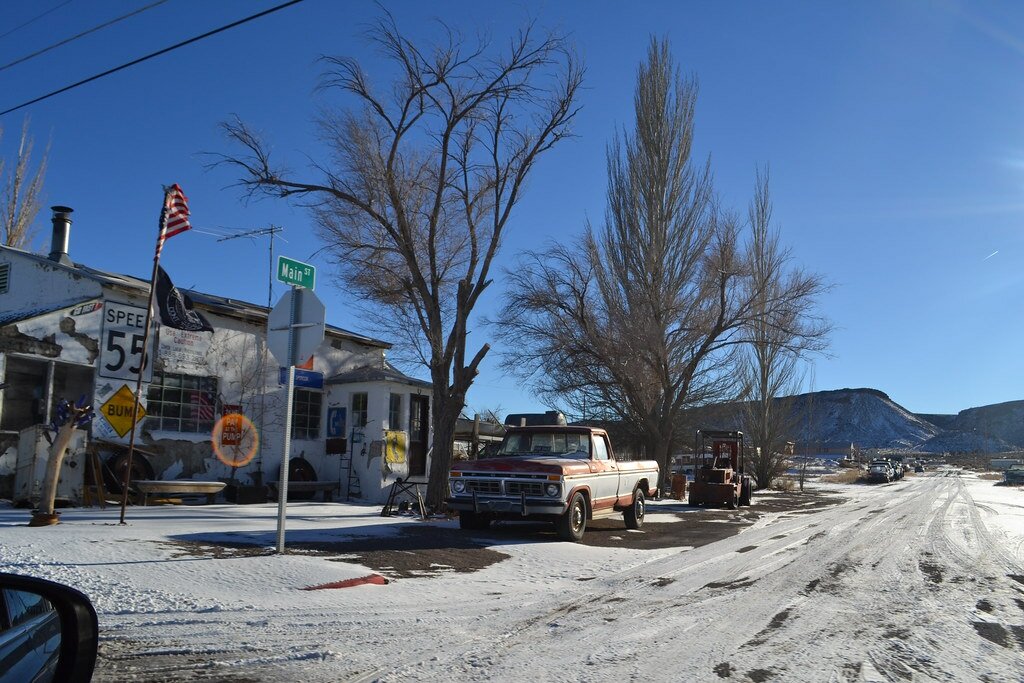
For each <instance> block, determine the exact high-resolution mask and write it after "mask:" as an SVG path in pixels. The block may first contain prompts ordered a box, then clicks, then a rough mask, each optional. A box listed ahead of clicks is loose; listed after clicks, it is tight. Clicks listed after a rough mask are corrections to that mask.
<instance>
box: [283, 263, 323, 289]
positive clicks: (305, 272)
mask: <svg viewBox="0 0 1024 683" xmlns="http://www.w3.org/2000/svg"><path fill="white" fill-rule="evenodd" d="M277 279H278V280H280V281H281V282H283V283H285V284H286V285H295V286H296V287H305V288H306V289H313V285H314V284H315V283H316V268H314V267H313V266H311V265H309V264H308V263H303V262H302V261H296V260H295V259H290V258H288V257H286V256H278V257H277Z"/></svg>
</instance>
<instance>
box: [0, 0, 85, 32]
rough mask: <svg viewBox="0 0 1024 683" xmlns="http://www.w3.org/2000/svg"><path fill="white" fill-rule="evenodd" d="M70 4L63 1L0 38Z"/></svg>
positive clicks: (68, 0)
mask: <svg viewBox="0 0 1024 683" xmlns="http://www.w3.org/2000/svg"><path fill="white" fill-rule="evenodd" d="M70 2H71V0H64V2H62V3H60V4H59V5H57V6H56V7H51V8H50V9H48V10H46V11H45V12H43V13H42V14H40V15H38V16H35V17H33V18H31V19H29V20H28V21H26V22H25V23H24V24H21V25H19V26H15V27H14V28H12V29H11V30H10V31H8V32H7V33H4V34H0V38H6V37H7V36H9V35H11V34H12V33H14V32H15V31H19V30H21V29H23V28H25V27H26V26H28V25H29V24H31V23H33V22H36V21H39V20H40V19H42V18H43V17H45V16H46V15H47V14H49V13H50V12H54V11H56V10H59V9H60V8H61V7H63V6H64V5H67V4H70Z"/></svg>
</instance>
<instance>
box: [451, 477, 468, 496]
mask: <svg viewBox="0 0 1024 683" xmlns="http://www.w3.org/2000/svg"><path fill="white" fill-rule="evenodd" d="M465 490H466V482H464V481H463V480H461V479H454V480H452V492H453V493H462V492H463V491H465Z"/></svg>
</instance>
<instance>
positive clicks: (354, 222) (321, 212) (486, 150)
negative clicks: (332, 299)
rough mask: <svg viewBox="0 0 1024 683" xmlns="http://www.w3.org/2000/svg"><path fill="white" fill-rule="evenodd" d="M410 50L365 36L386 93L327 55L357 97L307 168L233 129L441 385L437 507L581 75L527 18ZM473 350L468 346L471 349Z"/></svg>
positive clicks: (561, 43) (276, 193)
mask: <svg viewBox="0 0 1024 683" xmlns="http://www.w3.org/2000/svg"><path fill="white" fill-rule="evenodd" d="M444 29H445V31H446V40H445V41H444V42H442V43H441V44H438V45H434V46H431V47H429V48H426V47H420V46H417V45H415V44H414V43H413V42H412V41H411V40H409V39H408V38H406V37H405V36H404V35H403V34H402V33H401V31H400V30H399V29H398V26H397V25H396V23H395V21H394V19H393V17H392V16H391V15H390V14H386V13H385V14H384V15H383V17H382V18H381V19H380V20H379V21H377V22H376V23H375V24H374V25H373V27H372V28H371V29H370V30H369V32H368V36H369V38H370V40H371V41H372V42H373V43H374V44H375V46H376V47H377V48H378V49H379V50H380V52H381V53H382V54H383V56H384V57H385V59H386V60H387V61H388V62H390V64H391V65H393V66H394V67H395V68H396V69H397V75H396V77H395V78H394V80H393V82H392V83H391V85H390V86H389V87H388V88H385V89H384V90H383V91H377V90H375V89H374V88H373V87H371V84H370V77H369V76H368V74H367V73H366V71H364V70H363V68H362V67H361V65H360V64H359V63H358V62H356V61H355V60H353V59H349V58H344V57H326V58H324V60H323V62H324V64H326V66H327V68H326V72H325V74H324V76H323V80H322V87H323V88H324V89H325V90H334V91H339V92H341V93H344V94H346V95H348V96H351V97H354V99H355V101H356V102H357V103H358V104H357V106H356V107H354V108H352V109H345V110H341V111H332V112H327V113H324V114H322V115H321V116H320V118H319V121H318V123H319V127H320V134H321V140H322V142H323V144H324V146H325V148H326V150H327V151H326V154H325V158H324V159H323V161H321V162H319V163H315V164H314V166H313V168H312V169H311V171H310V172H309V174H308V176H305V177H304V176H302V175H300V174H296V173H294V172H291V171H288V170H285V169H283V168H278V167H276V166H275V165H273V164H272V163H271V159H270V152H269V149H268V147H267V146H266V145H265V144H264V142H263V141H262V140H261V139H260V138H259V137H258V136H257V135H256V134H255V133H254V132H253V131H252V130H251V129H250V128H249V127H247V126H246V125H245V124H244V123H242V122H241V121H237V120H236V121H235V122H233V123H228V124H225V130H226V132H227V135H228V136H229V138H230V139H232V140H233V141H234V142H235V143H237V144H238V145H239V146H240V147H241V148H242V149H243V150H244V151H243V155H242V156H222V157H221V162H223V163H228V164H230V165H234V166H236V167H238V168H239V169H241V171H242V173H243V177H242V180H241V183H242V185H243V186H245V187H246V188H248V190H249V192H250V195H251V194H253V193H256V194H263V195H268V196H272V197H280V198H294V199H298V200H299V201H300V202H303V203H305V205H307V206H308V207H310V208H311V209H312V212H313V215H314V216H315V218H316V222H317V226H318V228H319V233H320V236H321V237H322V238H323V239H324V241H325V243H326V246H327V249H328V251H329V253H330V254H331V255H332V256H333V258H334V260H335V262H336V263H337V265H338V268H339V270H340V273H341V276H342V278H343V281H344V282H345V283H346V284H347V285H348V288H349V290H350V291H352V292H353V293H355V294H356V295H358V296H359V297H361V298H362V300H363V301H364V302H372V303H376V304H380V305H383V306H385V307H387V309H388V310H389V315H390V321H391V323H392V324H391V329H392V330H393V331H394V333H395V335H396V337H397V338H398V339H399V340H400V341H402V342H406V343H408V344H409V345H410V346H412V347H413V348H414V349H415V350H416V352H417V353H418V354H419V359H420V361H421V362H422V363H423V364H424V365H425V366H426V367H427V368H429V371H430V379H431V381H432V383H433V410H432V412H431V420H432V426H433V432H434V434H433V457H432V458H431V461H430V463H431V464H430V483H429V486H428V498H429V502H430V503H431V504H432V505H434V506H435V507H440V506H441V505H442V502H443V499H444V496H445V493H446V487H447V472H448V468H449V466H450V463H451V457H452V446H453V443H452V437H453V434H454V430H455V421H456V419H457V418H458V416H459V413H460V411H461V410H462V408H463V406H464V404H465V397H466V392H467V390H468V389H469V387H470V385H471V384H472V382H473V379H474V378H475V376H476V375H477V372H478V367H479V365H480V362H481V360H482V359H483V358H484V356H485V355H486V354H487V352H488V349H489V346H488V344H481V345H480V346H479V348H477V350H476V351H475V352H474V351H469V352H467V348H466V346H467V335H468V334H469V331H470V325H471V324H472V323H473V319H472V318H471V314H472V312H473V309H474V307H475V306H476V304H477V302H478V301H479V299H480V296H481V294H482V293H483V292H484V290H485V289H487V287H488V286H489V285H490V284H491V266H492V263H493V261H494V258H495V255H496V254H497V253H498V250H499V247H500V245H501V241H502V237H503V236H504V233H505V230H506V227H507V226H508V223H509V219H510V216H511V213H512V210H513V208H514V207H515V206H516V204H517V203H518V202H519V200H520V199H521V197H522V192H523V189H524V183H525V181H526V179H527V177H528V176H529V174H530V172H531V171H532V170H533V167H534V164H535V163H536V162H537V160H538V158H539V157H540V156H541V155H542V154H544V153H545V152H547V151H548V150H550V149H551V148H552V147H553V146H554V145H555V144H557V143H558V142H560V141H561V140H563V139H564V138H565V137H566V136H568V135H569V134H570V129H569V127H570V124H571V122H572V120H573V119H574V117H575V115H576V112H577V105H576V97H577V93H578V91H579V88H580V84H581V82H582V77H583V71H582V69H581V67H580V65H579V64H578V63H577V61H576V60H575V58H574V57H573V55H572V54H571V52H570V50H569V49H568V46H567V44H566V41H565V40H564V39H563V38H562V37H561V36H559V35H557V34H553V33H543V34H542V33H540V32H539V31H538V30H537V28H536V27H535V26H534V25H529V26H526V27H525V28H523V29H522V30H520V31H519V32H518V33H516V34H515V35H514V36H513V37H512V38H511V40H509V41H508V43H507V44H506V45H505V46H504V49H494V48H493V46H491V45H490V44H488V42H487V41H485V40H480V41H479V42H478V43H477V44H476V45H475V47H472V48H465V47H464V46H463V40H462V39H461V37H460V36H458V35H456V34H455V33H454V32H453V31H452V30H451V29H449V28H447V27H444ZM470 354H471V355H470Z"/></svg>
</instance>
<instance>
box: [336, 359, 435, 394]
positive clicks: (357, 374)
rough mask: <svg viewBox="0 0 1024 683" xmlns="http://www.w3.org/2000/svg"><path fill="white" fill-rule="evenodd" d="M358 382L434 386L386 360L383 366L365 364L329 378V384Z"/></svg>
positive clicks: (425, 387)
mask: <svg viewBox="0 0 1024 683" xmlns="http://www.w3.org/2000/svg"><path fill="white" fill-rule="evenodd" d="M357 382H398V383H399V384H409V385H412V386H414V387H423V388H424V389H429V388H430V387H431V386H432V385H431V384H430V382H426V381H424V380H422V379H416V378H415V377H409V376H408V375H406V374H405V373H403V372H402V371H400V370H399V369H398V368H396V367H395V366H393V365H392V364H391V363H388V362H387V361H384V364H383V366H381V365H364V366H362V367H358V368H353V369H352V370H346V371H345V372H340V373H338V374H337V375H334V376H333V377H328V378H327V384H355V383H357Z"/></svg>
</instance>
